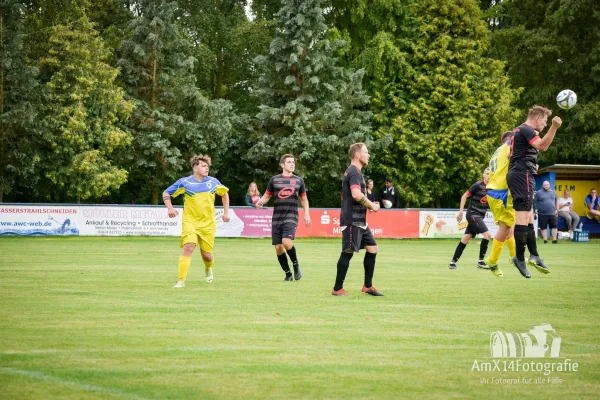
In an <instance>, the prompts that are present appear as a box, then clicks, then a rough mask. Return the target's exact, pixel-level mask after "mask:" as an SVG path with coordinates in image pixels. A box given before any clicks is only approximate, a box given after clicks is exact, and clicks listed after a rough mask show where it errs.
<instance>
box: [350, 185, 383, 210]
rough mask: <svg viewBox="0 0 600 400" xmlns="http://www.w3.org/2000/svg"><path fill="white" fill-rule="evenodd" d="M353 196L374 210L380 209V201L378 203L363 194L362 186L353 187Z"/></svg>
mask: <svg viewBox="0 0 600 400" xmlns="http://www.w3.org/2000/svg"><path fill="white" fill-rule="evenodd" d="M352 198H353V199H354V200H356V201H357V202H358V203H360V204H362V205H363V206H365V207H367V208H368V209H369V210H373V211H377V210H379V203H376V202H375V203H374V202H372V201H371V200H369V199H368V198H367V196H365V195H364V194H363V192H361V190H360V187H353V188H352Z"/></svg>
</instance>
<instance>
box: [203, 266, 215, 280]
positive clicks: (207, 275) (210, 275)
mask: <svg viewBox="0 0 600 400" xmlns="http://www.w3.org/2000/svg"><path fill="white" fill-rule="evenodd" d="M204 280H205V281H206V282H207V283H212V281H213V271H212V267H210V268H209V269H206V268H205V269H204Z"/></svg>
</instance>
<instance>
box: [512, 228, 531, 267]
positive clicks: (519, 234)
mask: <svg viewBox="0 0 600 400" xmlns="http://www.w3.org/2000/svg"><path fill="white" fill-rule="evenodd" d="M527 229H528V228H527V225H515V242H516V244H517V260H519V261H525V247H527Z"/></svg>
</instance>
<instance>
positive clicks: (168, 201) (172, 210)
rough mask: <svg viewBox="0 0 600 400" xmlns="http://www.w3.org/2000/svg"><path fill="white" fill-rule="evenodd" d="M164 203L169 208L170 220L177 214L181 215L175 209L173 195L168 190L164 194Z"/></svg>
mask: <svg viewBox="0 0 600 400" xmlns="http://www.w3.org/2000/svg"><path fill="white" fill-rule="evenodd" d="M163 202H164V203H165V206H167V212H168V214H169V218H175V217H176V216H177V214H179V212H178V211H177V210H176V209H175V208H173V203H172V202H171V195H170V194H169V193H167V191H166V190H165V191H164V192H163Z"/></svg>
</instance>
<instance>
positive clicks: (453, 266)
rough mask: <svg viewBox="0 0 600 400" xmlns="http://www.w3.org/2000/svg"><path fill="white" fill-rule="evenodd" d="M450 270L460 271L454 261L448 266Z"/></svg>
mask: <svg viewBox="0 0 600 400" xmlns="http://www.w3.org/2000/svg"><path fill="white" fill-rule="evenodd" d="M448 269H458V265H456V263H455V262H454V261H450V264H448Z"/></svg>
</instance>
